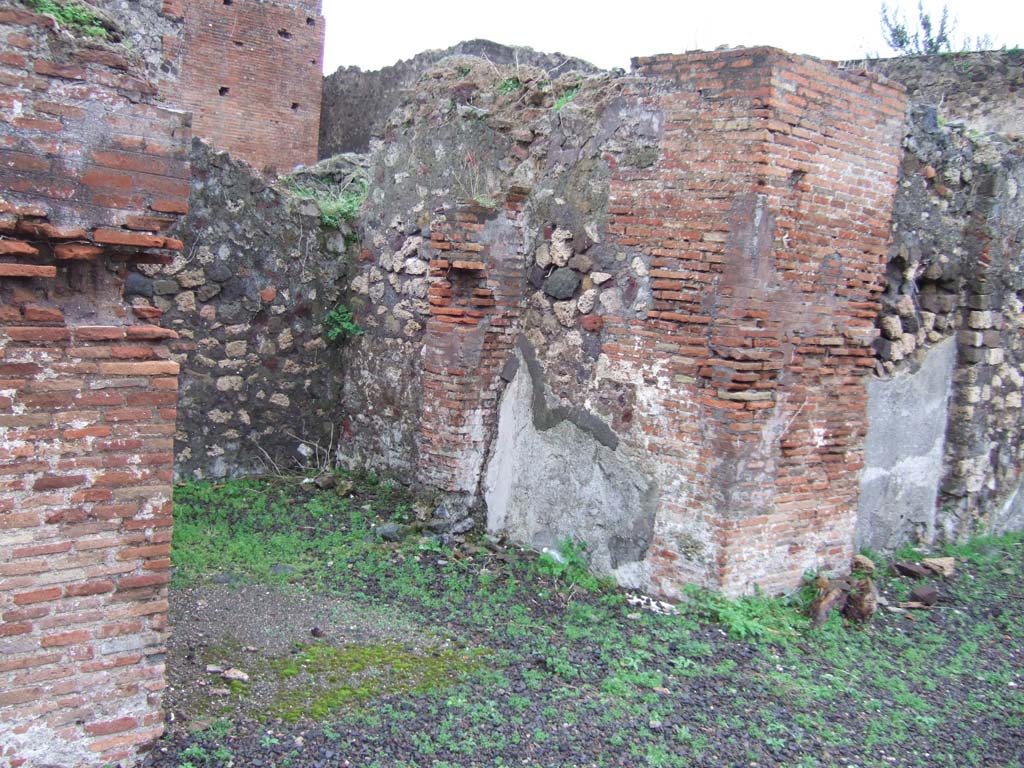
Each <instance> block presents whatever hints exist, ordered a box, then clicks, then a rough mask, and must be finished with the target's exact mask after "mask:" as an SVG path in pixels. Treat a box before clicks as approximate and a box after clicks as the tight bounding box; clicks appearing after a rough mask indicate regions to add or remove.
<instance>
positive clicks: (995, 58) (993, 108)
mask: <svg viewBox="0 0 1024 768" xmlns="http://www.w3.org/2000/svg"><path fill="white" fill-rule="evenodd" d="M846 65H847V66H851V67H854V68H857V69H859V68H866V69H870V70H872V71H875V72H878V73H880V74H883V75H885V76H886V77H889V78H891V79H893V80H895V81H896V82H898V83H902V84H903V85H904V86H905V87H906V89H907V93H908V96H909V97H910V101H911V102H912V103H914V104H922V105H928V106H931V107H934V108H935V109H936V111H937V114H938V115H939V118H940V119H941V120H942V121H944V122H961V123H963V124H964V125H965V126H966V127H967V128H969V129H973V130H975V131H978V132H981V133H999V134H1003V135H1005V136H1008V137H1012V138H1020V137H1021V135H1022V132H1024V51H1022V50H1020V49H1015V50H1010V51H978V52H974V53H944V54H938V55H934V56H901V57H899V58H895V59H867V60H865V61H855V62H847V64H846Z"/></svg>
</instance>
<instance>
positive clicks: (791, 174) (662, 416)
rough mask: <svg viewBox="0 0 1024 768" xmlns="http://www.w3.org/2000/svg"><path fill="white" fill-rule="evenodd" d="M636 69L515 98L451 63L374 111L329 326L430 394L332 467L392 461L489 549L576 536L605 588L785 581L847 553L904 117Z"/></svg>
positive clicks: (716, 61) (858, 103)
mask: <svg viewBox="0 0 1024 768" xmlns="http://www.w3.org/2000/svg"><path fill="white" fill-rule="evenodd" d="M640 69H641V75H642V76H635V75H634V76H628V77H627V76H612V75H608V74H600V75H592V76H588V77H583V76H580V75H570V76H566V77H563V78H560V79H558V80H555V81H551V82H549V81H547V80H546V77H545V75H544V73H543V72H540V71H537V72H530V71H529V70H524V69H523V68H520V69H519V70H518V71H517V73H518V75H519V76H518V77H517V78H516V80H517V82H518V85H517V87H514V88H510V87H508V86H506V85H505V83H508V82H509V81H510V80H511V79H512V78H511V71H510V70H509V69H507V68H506V69H502V68H500V67H495V66H493V65H492V64H489V63H487V62H483V61H480V60H479V59H470V58H458V57H456V58H450V59H446V60H444V61H442V62H441V63H440V64H439V65H438V66H437V67H436V68H434V69H433V70H430V71H428V72H427V73H426V74H425V75H424V78H423V81H422V82H421V84H420V86H419V87H418V88H417V90H416V91H415V93H414V94H413V96H412V98H411V99H410V100H409V101H408V102H407V103H405V104H404V105H403V106H402V107H401V108H399V109H398V110H396V111H395V112H394V113H392V115H391V117H390V119H389V122H388V124H387V125H386V127H385V129H384V131H383V135H384V140H383V142H382V143H381V144H380V145H379V146H377V147H375V149H374V151H373V152H372V153H371V156H370V168H371V183H370V190H371V191H370V198H369V200H368V202H367V205H366V207H365V208H364V215H363V218H362V223H363V226H364V230H363V236H364V246H365V249H364V252H363V257H362V258H363V260H364V261H363V262H362V263H361V265H360V269H359V270H358V272H357V273H356V275H355V276H354V279H353V280H352V283H351V289H352V298H351V303H352V306H353V307H354V308H355V309H356V311H357V316H358V317H359V320H360V322H361V323H362V324H364V326H365V327H366V328H367V336H366V337H365V338H364V339H363V340H362V341H361V342H360V343H361V344H365V345H373V346H374V348H375V349H381V348H382V347H381V345H380V344H379V341H380V340H384V339H386V340H387V341H388V343H389V345H390V346H388V347H386V349H387V354H388V358H389V361H390V363H391V367H392V368H393V369H394V370H396V371H399V370H402V369H403V368H402V360H400V359H398V356H403V357H404V358H406V359H408V357H409V356H410V355H414V356H416V357H419V358H420V359H421V361H422V365H421V368H422V370H421V371H420V373H419V386H420V388H421V390H422V397H423V399H422V401H421V402H420V404H419V406H420V409H419V411H418V412H415V411H414V412H405V413H403V414H399V415H400V416H401V419H400V422H399V425H397V426H395V427H394V428H393V429H392V430H391V432H390V433H389V434H386V435H380V434H374V435H364V434H362V433H361V431H360V430H358V429H357V430H353V431H354V435H353V438H352V440H351V441H346V443H345V448H344V450H345V452H346V453H347V452H348V451H349V450H352V449H354V454H353V455H354V456H366V455H376V456H378V457H379V456H381V455H383V452H387V451H390V455H395V454H396V453H398V454H401V453H402V452H403V450H404V454H403V458H402V459H401V460H400V462H399V464H400V466H401V467H403V468H408V467H414V468H416V470H417V476H418V479H419V481H420V482H421V483H423V484H424V485H427V486H430V487H434V488H437V489H440V490H442V491H445V492H447V493H448V494H451V495H454V496H457V497H460V498H461V499H462V500H463V503H464V504H469V505H473V504H477V503H479V502H480V500H481V496H483V497H484V498H485V499H486V501H487V505H488V525H489V527H491V528H492V529H499V528H503V529H505V530H507V532H509V533H510V535H512V536H513V537H514V538H517V539H520V540H523V541H525V542H526V543H532V544H535V545H536V544H553V543H556V542H557V540H559V539H560V538H565V537H576V538H579V539H583V540H584V541H585V542H586V543H587V545H588V548H589V550H590V551H591V553H592V560H594V561H595V563H596V564H597V565H598V566H599V567H600V568H602V569H603V570H605V571H609V572H613V573H615V574H616V576H617V577H618V578H619V579H620V581H622V582H624V583H630V584H633V585H635V586H641V587H643V588H646V589H650V590H653V591H657V592H660V593H663V594H676V593H677V591H678V589H679V587H680V586H681V585H682V583H684V582H687V581H694V580H696V581H701V582H703V583H707V584H713V585H717V586H720V587H723V588H725V589H727V590H729V591H741V590H745V589H748V588H749V587H750V586H752V585H753V584H754V583H759V584H761V585H763V586H765V587H766V588H769V589H775V588H782V587H784V586H792V584H794V583H796V582H798V581H799V579H800V577H801V575H802V572H803V570H804V569H806V568H808V567H815V566H824V567H826V568H837V569H838V568H842V567H843V565H844V564H845V562H846V560H847V559H848V556H849V554H850V553H851V551H852V542H853V526H854V510H855V508H856V493H857V487H856V477H857V473H858V471H859V470H860V468H861V445H862V439H863V434H864V427H863V421H864V410H865V407H866V396H865V393H864V386H863V384H864V381H863V379H864V375H865V374H866V373H867V372H868V371H870V369H871V367H872V366H873V365H874V361H873V354H872V351H871V348H870V343H871V341H872V339H873V338H874V335H875V330H874V328H873V321H874V318H875V316H876V315H877V313H878V295H879V293H880V292H881V287H882V285H881V274H880V265H881V263H882V261H883V258H884V254H885V247H886V241H887V238H888V223H889V217H888V211H889V210H890V208H891V201H892V194H893V190H894V183H895V178H896V167H897V162H896V161H897V155H898V145H899V144H898V142H899V134H900V131H901V126H902V119H903V102H902V100H901V96H900V94H899V93H898V91H896V90H894V89H892V88H890V87H889V86H886V85H884V84H882V83H879V82H877V81H876V80H875V79H873V78H872V77H869V76H865V75H844V74H842V73H840V72H838V71H837V70H835V69H833V68H831V67H829V66H827V65H825V64H823V63H819V62H814V61H812V60H809V59H801V58H799V57H789V56H787V55H785V54H782V53H781V52H776V51H771V50H767V49H755V50H754V51H739V52H727V53H716V54H707V55H705V56H704V57H703V58H702V57H701V56H700V55H692V56H684V57H658V58H654V59H649V60H642V62H641V63H640ZM812 83H815V85H812ZM791 94H795V95H791ZM808 101H810V102H813V103H814V104H815V107H816V109H817V112H812V111H811V110H810V109H808V108H807V106H806V104H807V103H808ZM853 119H855V120H856V126H857V127H856V129H854V130H851V129H850V127H849V126H850V123H851V120H853ZM843 132H846V133H847V134H848V137H847V138H846V139H845V140H844V141H839V140H838V139H836V138H834V137H836V136H838V135H839V134H840V133H843ZM409 169H415V171H416V172H415V173H411V172H410V170H409ZM684 169H685V172H684ZM359 375H360V374H359V373H357V369H356V368H352V369H350V370H349V372H348V373H347V374H346V376H359ZM526 376H529V379H530V382H531V383H530V384H529V386H520V384H517V383H515V382H517V381H519V382H522V381H523V379H519V378H518V377H526ZM510 381H511V382H513V383H514V384H515V386H514V387H513V389H512V390H509V391H515V392H518V393H520V394H519V395H516V397H519V398H523V399H522V401H521V404H520V405H516V406H512V405H511V404H506V403H503V400H502V398H503V397H512V396H511V395H507V394H506V384H507V382H510ZM406 384H407V382H406V381H404V380H402V379H401V378H400V377H398V376H391V377H388V380H387V382H385V383H384V386H383V387H378V388H377V389H375V390H373V391H365V390H364V397H365V398H366V399H365V401H364V405H363V407H361V408H360V411H362V412H366V413H372V412H375V411H377V408H376V402H377V401H383V402H391V403H393V402H398V401H400V398H401V388H402V387H403V386H405V385H406ZM356 388H358V386H357V385H356V384H353V385H346V391H349V390H351V389H356ZM506 406H507V407H506ZM499 413H500V414H506V413H507V414H508V418H509V419H511V420H512V423H514V424H518V425H521V428H522V429H525V430H527V431H529V429H530V427H529V423H530V422H531V421H532V423H533V427H534V429H535V430H536V431H537V436H536V437H535V438H534V440H535V442H534V444H535V445H536V446H537V448H536V450H537V452H538V453H537V455H536V456H535V455H533V454H532V453H531V455H526V454H524V453H520V452H519V450H518V447H519V446H518V438H516V437H510V438H507V439H506V438H503V437H502V434H503V430H505V429H506V426H507V425H504V424H503V423H501V419H503V418H505V416H501V417H499ZM509 428H512V429H513V430H514V431H515V429H517V428H514V427H509ZM515 434H521V435H525V434H526V433H521V432H516V433H515ZM383 441H387V443H388V444H387V445H386V446H385V445H382V442H383ZM510 441H511V442H510ZM523 444H524V445H526V444H527V443H526V442H525V441H524V443H523ZM509 445H512V449H511V450H509V449H508V446H509ZM379 449H383V451H381V450H379ZM594 451H597V453H594ZM606 451H607V452H611V454H607V453H605V452H606ZM588 453H589V454H591V455H594V456H595V464H596V465H597V466H600V467H603V468H604V469H603V470H601V471H598V470H596V469H594V470H593V471H594V472H595V474H594V475H593V477H591V478H590V479H587V478H585V477H584V476H582V475H580V469H581V468H580V467H579V466H577V465H576V464H574V463H573V462H571V461H569V457H571V456H573V455H574V454H581V455H587V454H588ZM545 454H549V455H551V456H561V457H563V460H564V461H565V462H566V463H565V464H563V465H562V468H563V469H564V472H561V473H560V472H559V471H558V470H559V465H558V464H557V463H556V464H555V467H554V469H551V468H549V467H548V466H547V465H545V466H540V464H542V463H543V460H541V461H540V462H538V461H537V460H536V459H537V456H543V455H545ZM482 474H483V475H484V477H485V481H484V485H483V487H482V488H481V485H480V480H481V475H482ZM581 483H582V484H583V486H584V487H586V488H591V489H592V490H591V491H587V492H586V493H584V490H583V488H581ZM574 497H578V498H579V499H580V501H581V502H582V501H584V500H586V503H587V507H586V508H584V507H580V508H579V510H578V511H577V510H576V509H575V506H574ZM616 499H618V500H620V501H621V500H622V499H630V500H632V501H631V503H630V504H629V505H627V506H626V507H625V514H624V509H623V505H622V504H618V503H617V502H616V501H615V500H616ZM634 502H635V503H634ZM591 513H593V514H591ZM581 515H582V516H581Z"/></svg>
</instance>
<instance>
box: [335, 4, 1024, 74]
mask: <svg viewBox="0 0 1024 768" xmlns="http://www.w3.org/2000/svg"><path fill="white" fill-rule="evenodd" d="M948 5H949V8H950V16H951V17H955V19H956V22H957V23H956V32H955V38H956V39H957V40H959V39H960V38H962V37H963V36H964V35H970V36H972V37H974V36H977V35H982V34H988V35H990V36H991V37H992V38H993V40H994V41H995V42H996V44H997V45H1004V44H1005V45H1007V46H1013V45H1015V44H1024V2H1021V0H949V1H948ZM323 6H324V8H323V13H324V16H325V17H326V20H327V44H326V51H325V56H324V71H325V72H327V73H330V72H333V71H334V70H335V69H337V68H338V67H340V66H349V65H355V66H358V67H361V68H362V69H364V70H373V69H380V68H381V67H384V66H388V65H390V64H394V63H395V62H396V61H399V60H401V59H408V58H411V57H412V56H415V55H416V54H417V53H419V52H420V51H425V50H428V49H431V48H447V47H448V46H450V45H454V44H455V43H458V42H460V41H462V40H472V39H474V38H484V39H488V40H493V41H495V42H498V43H505V44H507V45H525V46H529V47H530V48H534V49H536V50H538V51H544V52H547V53H554V52H556V51H557V52H561V53H565V54H569V55H571V56H578V57H579V58H581V59H585V60H587V61H590V62H591V63H593V64H596V65H598V66H599V67H603V68H605V69H610V68H612V67H622V68H623V69H627V70H628V69H629V59H630V57H632V56H646V55H650V54H654V53H682V52H683V51H688V50H694V49H703V50H711V49H714V48H716V47H718V46H719V45H773V46H776V47H778V48H784V49H786V50H788V51H790V52H792V53H805V54H810V55H813V56H818V57H820V58H825V59H848V58H861V57H863V56H864V55H865V54H868V53H878V54H882V55H890V54H889V52H888V50H887V49H886V47H885V45H884V43H883V42H882V37H881V32H880V31H879V30H880V25H879V9H880V7H881V1H880V0H879V1H878V2H875V0H844V1H843V2H836V1H835V0H761V1H760V2H755V1H752V0H699V1H698V2H694V1H693V0H675V2H670V1H666V0H618V1H617V2H614V3H611V2H606V1H605V0H591V1H590V2H566V1H565V0H509V1H507V2H494V0H490V1H488V0H475V1H471V0H420V1H419V2H409V1H408V0H402V1H400V2H394V0H392V1H391V2H388V1H387V0H376V1H374V0H323ZM894 6H895V7H899V8H901V9H903V10H904V12H905V13H906V15H907V17H908V18H909V19H910V20H913V21H915V22H916V19H917V0H890V2H889V7H890V8H892V7H894ZM925 8H926V10H929V9H931V10H932V11H933V15H934V16H935V17H936V19H937V17H938V15H939V13H940V11H941V9H942V2H941V0H926V2H925Z"/></svg>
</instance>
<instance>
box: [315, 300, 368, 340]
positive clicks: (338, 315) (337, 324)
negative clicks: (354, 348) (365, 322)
mask: <svg viewBox="0 0 1024 768" xmlns="http://www.w3.org/2000/svg"><path fill="white" fill-rule="evenodd" d="M362 333H363V329H362V328H360V327H359V323H357V322H356V319H355V317H354V316H353V315H352V310H351V309H349V308H348V307H346V306H345V305H344V304H339V305H338V306H336V307H335V308H334V309H332V310H331V311H330V312H328V313H327V317H325V318H324V336H326V337H327V340H328V341H333V342H336V341H340V340H342V339H345V338H347V337H349V336H361V335H362Z"/></svg>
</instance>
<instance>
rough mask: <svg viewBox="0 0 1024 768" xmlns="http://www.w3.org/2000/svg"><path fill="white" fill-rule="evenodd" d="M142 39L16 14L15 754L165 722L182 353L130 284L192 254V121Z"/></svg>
mask: <svg viewBox="0 0 1024 768" xmlns="http://www.w3.org/2000/svg"><path fill="white" fill-rule="evenodd" d="M144 71H145V70H144V65H143V63H142V62H141V61H140V60H139V59H138V58H136V53H135V52H133V51H132V50H129V49H126V48H123V47H119V46H110V45H106V44H96V43H91V44H90V43H87V42H85V41H76V40H75V39H74V38H73V37H72V36H71V35H69V34H67V33H66V32H58V31H57V30H55V29H54V26H53V22H52V20H50V19H48V18H45V17H42V16H36V15H34V14H31V13H28V12H26V11H24V10H19V9H11V8H3V9H0V80H2V82H3V83H4V89H3V91H2V92H0V104H2V106H3V109H2V111H0V765H2V766H5V768H16V767H17V766H43V765H46V766H76V767H77V766H100V765H111V764H117V763H121V764H123V765H127V764H129V763H131V762H132V761H133V759H134V755H135V750H136V748H137V747H139V746H140V745H143V744H146V743H148V742H149V741H151V740H153V739H155V738H157V737H158V736H159V735H160V733H161V732H162V730H163V724H162V721H163V713H162V711H161V708H160V696H161V691H162V689H163V688H164V685H165V683H164V660H163V652H164V648H163V642H164V633H165V628H166V616H167V599H166V598H167V594H166V585H167V581H168V576H169V568H170V560H169V553H170V540H171V522H172V510H171V477H172V459H173V457H172V445H173V434H174V419H175V403H176V400H177V372H178V365H177V363H175V362H173V361H170V360H168V359H167V357H168V355H169V352H168V350H167V349H166V348H165V347H164V341H165V340H166V339H168V338H172V337H173V336H174V333H173V332H171V331H167V330H165V329H163V328H161V327H160V326H159V325H157V324H156V321H157V320H158V318H159V312H133V311H131V309H130V308H129V307H128V306H127V305H126V304H125V302H124V300H123V297H122V295H121V286H122V278H123V275H124V274H125V269H126V266H127V264H129V263H132V262H135V261H164V260H170V259H171V257H172V255H173V254H174V253H175V252H176V251H177V250H178V249H180V248H181V243H180V241H178V240H176V239H174V238H171V237H168V236H167V235H166V234H165V233H164V230H165V228H166V227H168V226H170V224H172V223H173V222H174V221H175V220H176V218H177V217H178V215H180V214H181V213H183V212H184V211H185V209H186V206H187V198H188V163H187V156H186V155H185V152H184V150H185V143H186V142H187V141H188V139H189V129H188V122H187V120H186V119H185V116H183V115H182V114H180V113H176V112H172V111H168V110H166V109H163V108H161V107H159V106H156V105H155V104H154V103H153V99H154V96H155V89H154V88H153V87H152V86H151V85H150V84H149V83H148V81H146V80H145V79H144V77H142V76H141V75H140V73H142V72H144Z"/></svg>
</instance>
